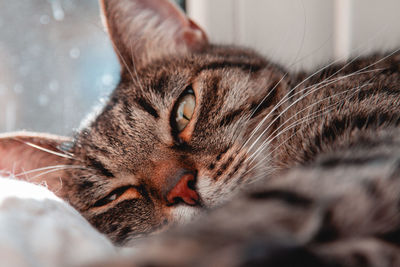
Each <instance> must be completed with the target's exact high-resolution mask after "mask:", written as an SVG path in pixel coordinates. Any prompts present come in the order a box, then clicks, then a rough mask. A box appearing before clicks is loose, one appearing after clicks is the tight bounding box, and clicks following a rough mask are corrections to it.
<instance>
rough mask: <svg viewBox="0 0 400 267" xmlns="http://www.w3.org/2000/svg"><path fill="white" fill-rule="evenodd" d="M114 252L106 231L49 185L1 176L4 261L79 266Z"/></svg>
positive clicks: (0, 228) (0, 224) (0, 236)
mask: <svg viewBox="0 0 400 267" xmlns="http://www.w3.org/2000/svg"><path fill="white" fill-rule="evenodd" d="M115 254H116V250H115V248H114V247H113V245H112V244H111V242H110V241H109V240H108V239H107V238H106V237H105V236H103V235H102V234H100V233H99V232H97V231H96V230H95V229H94V228H93V227H92V226H91V225H90V224H89V223H88V222H87V221H86V220H85V219H84V218H83V217H82V216H81V215H80V214H79V213H78V212H77V211H76V210H74V209H73V208H72V207H71V206H70V205H68V204H67V203H66V202H64V201H63V200H61V199H60V198H58V197H57V196H55V195H54V194H53V193H52V192H50V191H49V190H47V188H46V187H44V186H39V185H34V184H30V183H27V182H23V181H18V180H16V179H10V178H3V177H0V259H1V266H18V267H21V266H44V267H45V266H77V265H84V264H90V263H94V262H97V261H101V260H104V259H107V258H110V257H112V256H114V255H115Z"/></svg>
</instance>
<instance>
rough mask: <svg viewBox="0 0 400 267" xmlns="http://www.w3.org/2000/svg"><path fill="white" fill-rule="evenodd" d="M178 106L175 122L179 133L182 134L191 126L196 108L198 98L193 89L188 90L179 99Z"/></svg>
mask: <svg viewBox="0 0 400 267" xmlns="http://www.w3.org/2000/svg"><path fill="white" fill-rule="evenodd" d="M175 105H176V109H175V110H176V114H175V122H176V127H177V129H178V131H179V132H181V131H182V130H183V129H185V127H186V126H187V125H188V124H189V122H190V120H191V119H192V117H193V113H194V108H195V107H196V97H195V96H194V92H193V90H192V89H188V90H186V91H185V93H184V94H183V95H182V96H181V97H180V98H179V99H178V102H177V103H176V104H175Z"/></svg>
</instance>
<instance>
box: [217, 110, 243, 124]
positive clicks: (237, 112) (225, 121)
mask: <svg viewBox="0 0 400 267" xmlns="http://www.w3.org/2000/svg"><path fill="white" fill-rule="evenodd" d="M242 113H243V109H238V110H234V111H232V112H229V113H228V114H226V115H225V116H224V117H223V118H222V120H221V122H220V123H219V127H224V126H228V125H230V124H231V123H232V122H233V121H235V119H236V118H237V117H238V116H240V115H242Z"/></svg>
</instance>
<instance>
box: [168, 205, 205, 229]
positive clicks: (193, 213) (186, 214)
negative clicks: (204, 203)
mask: <svg viewBox="0 0 400 267" xmlns="http://www.w3.org/2000/svg"><path fill="white" fill-rule="evenodd" d="M204 210H205V209H203V208H201V207H199V206H193V207H192V206H188V205H179V206H176V207H174V208H173V210H172V211H171V217H172V218H173V219H172V220H173V221H172V222H171V223H172V225H182V224H186V223H188V222H190V221H192V220H194V219H195V218H197V217H198V216H201V214H202V213H203V212H204Z"/></svg>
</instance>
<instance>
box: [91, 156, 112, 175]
mask: <svg viewBox="0 0 400 267" xmlns="http://www.w3.org/2000/svg"><path fill="white" fill-rule="evenodd" d="M87 160H88V161H89V165H90V166H92V167H94V168H95V169H97V170H99V171H100V172H101V173H102V174H103V175H104V176H106V177H114V174H113V173H112V172H111V171H109V170H108V169H107V168H106V167H104V165H103V164H102V163H101V162H100V161H98V160H96V159H93V158H90V157H88V158H87Z"/></svg>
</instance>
